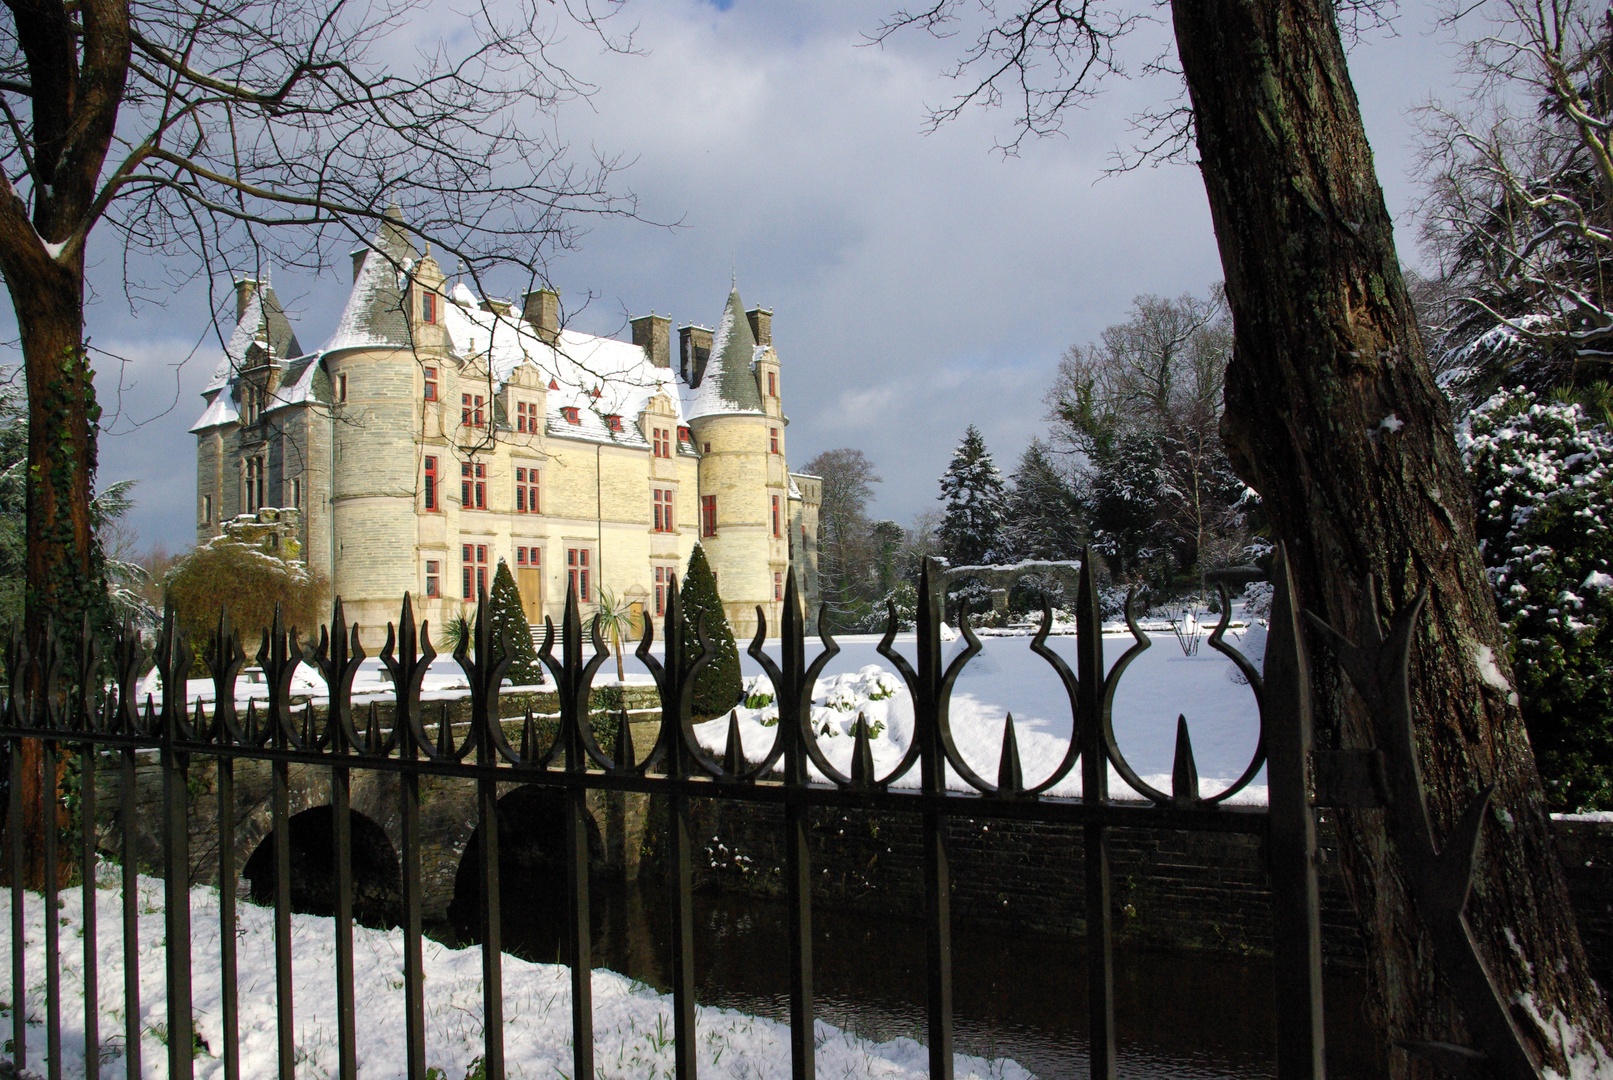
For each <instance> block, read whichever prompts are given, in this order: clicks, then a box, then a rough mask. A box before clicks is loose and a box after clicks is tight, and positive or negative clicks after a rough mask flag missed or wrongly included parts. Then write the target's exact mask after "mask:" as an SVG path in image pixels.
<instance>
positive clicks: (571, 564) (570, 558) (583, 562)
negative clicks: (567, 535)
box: [566, 547, 590, 604]
mask: <svg viewBox="0 0 1613 1080" xmlns="http://www.w3.org/2000/svg"><path fill="white" fill-rule="evenodd" d="M589 569H590V568H589V565H588V549H587V548H585V547H574V548H567V549H566V586H567V587H568V588H572V589H576V590H577V599H578V601H579V602H581V603H584V604H586V603H589V594H588V571H589Z"/></svg>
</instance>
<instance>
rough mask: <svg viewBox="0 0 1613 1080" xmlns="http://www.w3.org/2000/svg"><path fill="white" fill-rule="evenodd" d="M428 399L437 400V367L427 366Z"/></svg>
mask: <svg viewBox="0 0 1613 1080" xmlns="http://www.w3.org/2000/svg"><path fill="white" fill-rule="evenodd" d="M426 400H427V401H436V400H437V369H436V368H434V367H428V368H426Z"/></svg>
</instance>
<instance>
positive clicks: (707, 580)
mask: <svg viewBox="0 0 1613 1080" xmlns="http://www.w3.org/2000/svg"><path fill="white" fill-rule="evenodd" d="M678 598H679V602H680V604H681V606H682V608H683V631H684V635H685V640H686V641H687V642H688V643H689V651H690V653H691V655H692V656H697V655H699V646H698V645H696V644H695V636H694V630H695V627H696V626H699V625H701V619H702V618H704V620H705V622H704V626H703V627H702V630H703V632H704V633H705V635H706V640H707V641H710V642H711V643H712V644H714V645H715V646H716V647H717V655H716V657H714V658H713V659H712V661H711V663H709V664H707V665H706V666H705V667H704V668H703V669H701V672H700V674H699V675H698V676H696V677H695V683H694V709H693V711H694V718H695V719H696V720H697V721H698V720H709V719H711V718H712V717H714V716H721V715H722V714H723V713H725V712H727V711H728V710H729V709H732V708H733V707H734V706H735V705H738V704H739V702H740V700H741V699H742V698H743V697H744V683H743V680H742V679H741V677H740V673H739V646H738V645H737V644H735V642H734V632H733V630H732V629H730V628H729V626H728V616H727V615H725V614H723V609H722V597H721V596H719V595H718V594H717V575H716V574H713V573H712V572H711V564H710V563H709V562H707V561H706V552H705V550H704V549H703V548H702V547H701V546H700V545H699V544H696V545H695V549H694V553H693V554H691V555H690V556H689V570H688V572H687V573H686V574H684V575H683V588H682V590H681V591H680V593H679V594H678ZM690 662H691V663H693V660H692V659H691V661H690Z"/></svg>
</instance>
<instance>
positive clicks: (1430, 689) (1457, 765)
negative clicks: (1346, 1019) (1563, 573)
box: [1172, 0, 1609, 1076]
mask: <svg viewBox="0 0 1613 1080" xmlns="http://www.w3.org/2000/svg"><path fill="white" fill-rule="evenodd" d="M1172 11H1173V16H1174V20H1175V28H1176V38H1177V42H1178V45H1179V50H1180V55H1181V60H1182V65H1183V70H1184V73H1185V75H1186V78H1187V83H1188V87H1189V90H1190V93H1191V96H1192V103H1193V107H1194V111H1195V116H1196V125H1197V136H1198V149H1199V154H1200V157H1201V168H1202V171H1203V175H1204V183H1205V188H1206V190H1207V192H1208V195H1209V203H1210V209H1211V215H1212V218H1213V220H1214V224H1215V230H1216V237H1217V241H1218V243H1219V245H1220V250H1221V258H1222V264H1223V266H1224V268H1225V271H1226V287H1227V295H1228V299H1229V301H1230V303H1231V307H1232V312H1233V317H1234V322H1235V328H1236V329H1235V355H1234V359H1233V361H1232V363H1231V365H1230V367H1229V368H1228V370H1227V379H1226V413H1225V419H1224V420H1223V424H1222V433H1223V436H1224V437H1225V440H1226V443H1227V449H1228V452H1229V453H1230V455H1231V457H1232V460H1233V462H1234V466H1235V468H1236V469H1237V471H1238V472H1239V475H1240V476H1242V477H1243V479H1245V480H1246V481H1247V482H1248V483H1249V484H1250V485H1251V486H1253V487H1254V488H1255V489H1256V490H1257V491H1259V492H1260V494H1261V497H1262V500H1263V502H1264V505H1265V508H1266V509H1267V511H1268V512H1269V514H1270V517H1271V521H1272V524H1273V527H1274V530H1275V532H1276V534H1277V536H1278V537H1280V538H1281V539H1283V540H1284V541H1286V542H1287V544H1288V546H1289V552H1290V556H1291V558H1292V561H1293V567H1294V570H1295V573H1296V575H1297V582H1298V587H1299V592H1300V599H1301V601H1302V602H1303V604H1304V605H1305V607H1306V608H1307V609H1308V610H1310V611H1312V612H1314V613H1315V614H1316V615H1318V616H1320V617H1321V618H1323V619H1325V620H1327V621H1328V622H1329V623H1331V624H1332V625H1333V626H1335V627H1337V628H1338V629H1340V630H1341V631H1342V632H1343V633H1344V634H1346V635H1347V636H1349V637H1352V638H1354V639H1355V640H1358V641H1359V640H1363V638H1364V636H1365V635H1364V634H1363V629H1362V628H1363V627H1364V626H1365V625H1366V624H1367V620H1368V619H1370V618H1372V617H1373V615H1372V607H1371V604H1372V599H1373V598H1371V597H1369V596H1368V595H1366V579H1367V575H1369V574H1372V575H1375V576H1376V581H1377V590H1378V597H1377V599H1379V600H1381V601H1383V602H1384V603H1385V604H1386V605H1387V607H1388V608H1389V609H1390V610H1399V609H1401V608H1403V607H1404V606H1405V605H1407V604H1409V603H1411V601H1412V599H1413V597H1414V596H1415V594H1416V593H1417V591H1418V590H1420V589H1427V590H1428V594H1429V597H1428V603H1427V606H1426V608H1425V613H1424V615H1423V616H1422V618H1421V620H1420V621H1419V623H1418V626H1417V633H1416V639H1415V643H1414V646H1413V650H1412V666H1411V693H1412V704H1413V709H1414V712H1415V716H1416V719H1417V723H1418V738H1419V744H1420V753H1421V764H1422V775H1423V778H1424V782H1425V786H1426V789H1427V798H1428V803H1429V807H1430V811H1431V813H1432V816H1433V819H1434V821H1435V823H1436V830H1437V831H1438V833H1439V835H1441V836H1443V835H1445V834H1446V833H1447V832H1448V831H1449V830H1450V828H1451V826H1452V825H1453V823H1454V822H1455V820H1456V818H1457V815H1458V814H1459V813H1460V811H1461V809H1462V808H1463V807H1464V806H1465V805H1466V804H1467V802H1468V800H1469V799H1470V798H1471V797H1472V796H1473V795H1474V793H1475V792H1477V791H1478V790H1479V789H1480V788H1481V787H1482V786H1483V785H1485V784H1489V783H1494V784H1495V785H1496V793H1495V798H1494V803H1493V812H1492V813H1491V814H1490V816H1489V818H1488V820H1487V821H1486V823H1485V826H1484V830H1483V835H1482V841H1481V848H1480V854H1479V863H1478V867H1477V870H1476V872H1475V880H1474V886H1473V892H1472V896H1471V898H1470V899H1469V901H1468V907H1467V910H1468V914H1469V918H1470V920H1471V922H1472V924H1473V927H1474V932H1475V937H1476V938H1477V940H1478V943H1479V947H1480V950H1481V952H1482V954H1483V956H1484V958H1485V960H1486V961H1487V962H1488V964H1489V966H1490V969H1491V971H1492V972H1494V974H1495V977H1496V978H1497V979H1498V981H1499V982H1500V985H1501V987H1502V989H1503V991H1504V993H1505V994H1506V996H1507V998H1508V1000H1512V1001H1516V1000H1518V999H1519V996H1520V995H1524V994H1529V995H1532V998H1533V1001H1534V1002H1535V1003H1536V1004H1537V1007H1538V1008H1539V1010H1540V1011H1541V1012H1542V1013H1543V1014H1545V1015H1546V1016H1548V1017H1549V1016H1550V1015H1551V1013H1552V1011H1553V1010H1558V1011H1560V1013H1561V1014H1563V1016H1564V1017H1565V1019H1566V1020H1567V1021H1568V1023H1569V1024H1571V1025H1572V1026H1574V1027H1576V1028H1578V1029H1579V1030H1580V1031H1581V1032H1585V1033H1588V1034H1590V1035H1592V1036H1594V1037H1595V1038H1597V1039H1599V1040H1600V1041H1602V1043H1603V1044H1604V1045H1607V1044H1608V1042H1609V1024H1608V1018H1607V1014H1606V1010H1605V1006H1604V1005H1603V1002H1602V997H1601V994H1600V992H1599V991H1598V989H1597V988H1596V986H1595V984H1594V982H1593V981H1592V979H1591V976H1590V973H1589V970H1588V967H1587V964H1586V958H1585V953H1584V950H1583V949H1582V947H1581V945H1580V941H1579V937H1578V935H1577V933H1576V931H1575V927H1574V916H1573V913H1572V910H1571V909H1570V907H1569V900H1568V893H1567V889H1566V886H1565V884H1564V879H1563V874H1562V871H1561V868H1560V866H1559V864H1558V860H1557V855H1556V851H1555V848H1554V846H1553V842H1552V838H1551V834H1550V831H1549V821H1548V819H1547V815H1546V808H1545V804H1544V800H1543V797H1542V792H1541V785H1540V779H1539V776H1538V774H1537V772H1536V769H1535V762H1534V758H1533V756H1532V754H1531V751H1530V747H1529V743H1528V739H1527V737H1526V736H1525V733H1524V728H1523V724H1522V721H1521V718H1520V715H1519V710H1518V708H1517V705H1516V698H1515V697H1511V695H1510V694H1509V690H1508V689H1507V688H1506V687H1505V686H1501V685H1497V684H1498V683H1499V682H1500V680H1498V679H1496V678H1494V677H1493V676H1492V677H1491V678H1490V679H1489V680H1486V678H1485V677H1484V673H1483V672H1482V671H1481V660H1480V658H1481V657H1483V656H1486V655H1493V656H1494V657H1497V658H1500V657H1504V655H1505V646H1504V640H1503V636H1502V632H1501V627H1500V625H1499V622H1498V620H1497V618H1496V614H1495V607H1494V603H1493V600H1492V598H1491V595H1490V592H1489V587H1488V582H1487V580H1486V577H1485V574H1484V568H1483V565H1482V563H1481V560H1480V557H1479V553H1478V549H1477V546H1476V543H1475V540H1474V532H1473V522H1472V515H1471V507H1470V503H1469V495H1468V487H1467V481H1466V478H1465V475H1464V473H1463V470H1462V466H1461V461H1460V458H1459V457H1458V454H1457V450H1456V446H1455V441H1454V438H1453V435H1452V428H1451V417H1450V413H1449V410H1448V408H1447V405H1446V402H1445V399H1444V397H1443V395H1442V394H1441V393H1440V391H1439V389H1438V388H1437V387H1436V386H1435V385H1434V381H1433V378H1432V375H1431V373H1430V370H1429V367H1428V364H1427V362H1426V360H1425V358H1424V355H1423V349H1422V344H1421V341H1420V339H1419V336H1418V331H1417V326H1416V321H1415V318H1414V316H1413V314H1412V308H1411V304H1410V303H1409V301H1408V299H1407V296H1406V289H1405V284H1404V282H1403V281H1402V279H1401V274H1400V267H1399V262H1398V259H1397V256H1396V253H1395V246H1394V238H1393V229H1392V222H1391V220H1390V217H1389V214H1388V212H1387V210H1386V208H1385V206H1384V200H1383V195H1382V192H1381V190H1380V189H1379V186H1378V183H1377V178H1376V174H1375V172H1374V169H1373V163H1372V154H1371V149H1370V147H1369V146H1368V145H1367V141H1366V136H1365V133H1364V131H1363V129H1362V125H1361V119H1360V113H1359V109H1358V106H1357V102H1356V98H1355V92H1354V89H1353V88H1352V86H1351V84H1350V79H1349V74H1348V71H1347V69H1346V65H1345V56H1344V50H1343V47H1342V45H1341V43H1340V39H1339V33H1338V28H1337V25H1336V22H1335V18H1334V9H1333V7H1332V6H1330V5H1329V4H1327V3H1326V2H1325V0H1174V2H1173V5H1172ZM1310 645H1311V647H1312V653H1313V656H1315V657H1316V663H1315V668H1316V690H1315V693H1316V706H1317V715H1318V728H1319V737H1320V738H1321V739H1323V740H1324V741H1325V742H1327V743H1332V744H1334V745H1337V746H1341V747H1361V746H1369V745H1372V744H1373V743H1374V738H1373V735H1372V727H1371V718H1370V717H1368V716H1367V715H1365V712H1364V710H1363V709H1362V708H1361V707H1360V705H1359V703H1358V701H1357V699H1356V698H1355V697H1354V695H1353V692H1352V691H1351V690H1350V689H1349V688H1348V687H1346V686H1345V685H1344V682H1343V679H1342V676H1341V674H1340V672H1339V670H1338V668H1337V665H1336V664H1335V663H1334V662H1333V660H1332V657H1331V656H1330V654H1328V653H1327V652H1326V651H1325V649H1324V647H1323V645H1322V643H1321V641H1320V639H1318V638H1315V637H1312V638H1311V639H1310ZM1485 650H1488V653H1486V652H1485ZM1503 663H1504V661H1503ZM1339 819H1340V820H1339V833H1340V839H1341V848H1342V855H1341V865H1342V869H1343V870H1344V873H1345V877H1346V879H1347V881H1348V883H1349V886H1350V891H1351V895H1352V899H1353V902H1354V904H1355V907H1356V910H1357V912H1358V914H1359V915H1360V917H1361V920H1362V924H1363V929H1364V932H1365V934H1366V938H1367V942H1368V951H1369V955H1370V974H1371V982H1372V988H1373V1008H1374V1009H1375V1010H1376V1012H1377V1014H1378V1015H1377V1017H1376V1019H1377V1020H1378V1021H1379V1023H1380V1026H1381V1027H1382V1028H1383V1029H1385V1030H1386V1031H1387V1034H1388V1035H1389V1037H1390V1038H1391V1039H1402V1038H1409V1039H1441V1040H1452V1039H1453V1037H1454V1039H1455V1040H1456V1041H1460V1040H1461V1039H1462V1038H1463V1028H1462V1020H1461V1017H1460V1015H1459V1014H1458V1011H1457V1009H1456V1007H1455V1005H1454V1003H1453V1000H1452V997H1451V994H1450V991H1449V988H1448V987H1447V986H1446V985H1444V984H1443V983H1442V981H1441V979H1440V977H1439V976H1438V975H1437V973H1436V972H1435V970H1434V964H1433V963H1432V960H1431V955H1430V952H1429V945H1428V939H1427V937H1426V935H1425V934H1424V932H1423V929H1422V927H1421V925H1420V924H1419V922H1418V919H1417V913H1416V911H1415V910H1414V908H1413V904H1412V902H1411V900H1410V898H1409V896H1408V894H1407V889H1406V885H1405V880H1404V876H1403V871H1402V866H1401V864H1400V862H1399V860H1398V857H1397V854H1396V851H1395V850H1394V847H1393V845H1392V844H1391V843H1390V841H1389V839H1388V837H1387V835H1386V833H1385V828H1384V819H1383V814H1382V812H1381V811H1359V812H1346V813H1341V814H1340V815H1339ZM1515 1011H1516V1012H1517V1014H1518V1020H1519V1023H1520V1026H1521V1027H1522V1028H1523V1030H1524V1031H1525V1032H1526V1034H1527V1035H1528V1037H1529V1038H1530V1039H1531V1040H1532V1041H1533V1042H1534V1043H1535V1046H1534V1049H1535V1050H1536V1051H1537V1052H1538V1054H1539V1059H1540V1060H1541V1061H1542V1062H1543V1063H1544V1064H1545V1065H1547V1066H1549V1067H1553V1068H1556V1069H1557V1070H1559V1071H1560V1072H1563V1073H1564V1074H1566V1073H1567V1072H1568V1070H1567V1069H1566V1068H1565V1067H1564V1063H1563V1060H1562V1048H1561V1046H1560V1044H1559V1042H1558V1039H1557V1037H1556V1035H1555V1033H1547V1032H1544V1031H1541V1030H1540V1028H1539V1027H1538V1025H1537V1024H1536V1023H1534V1022H1533V1021H1532V1020H1531V1019H1529V1017H1528V1016H1527V1014H1526V1012H1525V1011H1524V1010H1523V1009H1522V1008H1521V1007H1517V1008H1516V1009H1515ZM1393 1061H1394V1064H1393V1072H1394V1074H1395V1075H1402V1076H1403V1075H1421V1073H1420V1071H1419V1069H1420V1067H1416V1066H1413V1065H1412V1064H1411V1063H1410V1061H1409V1059H1408V1058H1407V1057H1406V1055H1405V1054H1403V1053H1401V1052H1400V1051H1396V1052H1395V1053H1394V1054H1393Z"/></svg>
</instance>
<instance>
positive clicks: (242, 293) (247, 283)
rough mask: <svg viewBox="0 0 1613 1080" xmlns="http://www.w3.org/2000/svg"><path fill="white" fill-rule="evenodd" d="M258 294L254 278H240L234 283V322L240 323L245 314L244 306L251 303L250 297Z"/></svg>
mask: <svg viewBox="0 0 1613 1080" xmlns="http://www.w3.org/2000/svg"><path fill="white" fill-rule="evenodd" d="M257 292H258V282H257V279H255V278H240V279H239V280H237V281H236V283H235V321H236V322H240V321H241V317H242V316H243V315H245V314H246V306H247V305H248V304H250V303H251V302H252V297H254V296H256V295H257Z"/></svg>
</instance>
